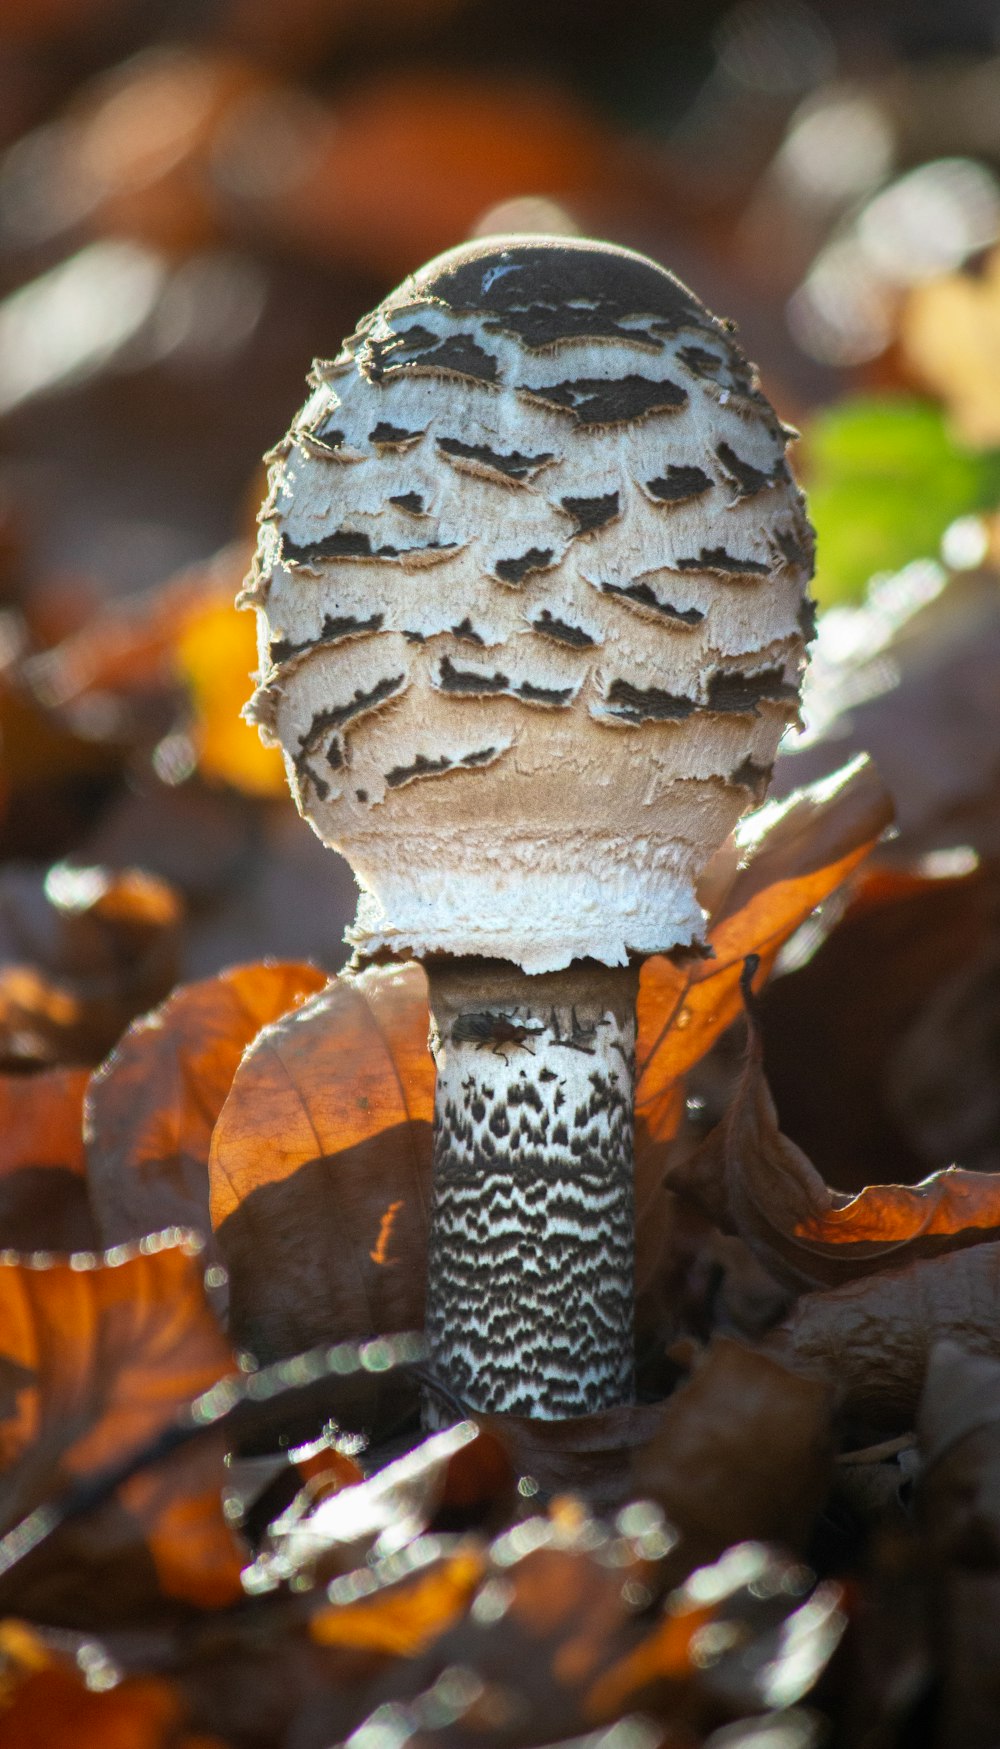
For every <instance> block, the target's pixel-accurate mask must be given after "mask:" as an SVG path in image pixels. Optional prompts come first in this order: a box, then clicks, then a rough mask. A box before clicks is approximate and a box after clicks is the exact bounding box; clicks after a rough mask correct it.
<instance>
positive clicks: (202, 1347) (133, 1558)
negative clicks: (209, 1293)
mask: <svg viewBox="0 0 1000 1749" xmlns="http://www.w3.org/2000/svg"><path fill="white" fill-rule="evenodd" d="M233 1370H234V1367H233V1361H232V1357H231V1354H230V1352H229V1349H228V1347H227V1345H226V1343H225V1341H224V1340H223V1338H222V1336H221V1334H220V1332H219V1329H218V1326H217V1325H216V1323H215V1320H214V1318H213V1317H212V1314H211V1313H210V1311H209V1309H208V1306H207V1303H206V1301H205V1297H204V1291H203V1287H202V1271H201V1265H200V1261H199V1257H198V1253H197V1251H196V1250H192V1247H191V1245H190V1244H189V1243H188V1242H187V1241H186V1240H184V1238H183V1236H181V1237H177V1236H176V1235H173V1234H166V1235H160V1236H159V1238H158V1239H156V1240H149V1241H146V1242H145V1244H144V1245H143V1247H142V1248H141V1249H139V1248H137V1249H136V1250H134V1251H132V1252H130V1253H129V1252H125V1251H124V1250H122V1251H120V1252H118V1253H116V1252H114V1251H112V1252H110V1253H106V1254H105V1255H104V1256H103V1257H101V1256H95V1255H93V1254H86V1253H84V1254H78V1255H77V1256H75V1257H72V1258H62V1259H56V1260H53V1259H50V1258H48V1257H45V1256H44V1255H40V1256H37V1257H34V1258H25V1259H20V1258H17V1257H14V1256H12V1255H11V1254H10V1253H8V1254H7V1255H6V1256H5V1257H3V1258H2V1259H0V1379H2V1381H3V1391H2V1395H0V1523H2V1525H3V1527H4V1528H5V1529H9V1528H10V1527H11V1526H12V1525H14V1524H16V1523H17V1522H19V1521H20V1520H22V1519H23V1518H24V1517H25V1516H26V1515H27V1514H28V1513H29V1512H31V1511H32V1510H33V1509H34V1508H35V1507H37V1506H38V1505H39V1504H40V1503H41V1502H44V1501H46V1500H49V1499H53V1498H56V1499H57V1498H58V1497H59V1496H60V1495H61V1494H63V1493H64V1492H65V1491H66V1490H67V1489H68V1488H69V1487H70V1486H71V1485H72V1484H75V1483H79V1482H81V1481H83V1480H85V1479H87V1478H90V1477H93V1476H94V1475H96V1474H98V1473H99V1472H101V1471H102V1470H104V1469H106V1468H108V1467H110V1466H113V1465H116V1464H118V1463H120V1462H121V1461H122V1460H123V1459H124V1458H126V1457H127V1456H128V1454H129V1453H130V1452H133V1451H138V1450H139V1449H141V1448H143V1447H145V1446H146V1445H147V1444H148V1442H149V1441H150V1440H151V1439H152V1438H153V1437H154V1436H155V1435H156V1434H157V1433H159V1432H161V1431H163V1430H164V1429H165V1428H167V1427H168V1426H169V1425H170V1423H171V1422H172V1420H173V1418H174V1416H175V1415H176V1414H177V1413H178V1412H179V1411H180V1410H181V1409H182V1408H183V1407H184V1406H185V1405H186V1404H188V1403H189V1402H190V1401H191V1400H192V1399H193V1398H194V1397H196V1396H197V1395H198V1394H199V1393H200V1392H202V1391H204V1390H207V1389H208V1388H209V1386H211V1385H213V1384H214V1383H215V1382H216V1381H217V1380H219V1379H220V1378H222V1377H224V1376H225V1375H226V1374H228V1373H231V1372H232V1371H233ZM222 1456H223V1454H222V1450H221V1447H220V1446H219V1445H218V1444H217V1443H214V1442H212V1441H211V1440H206V1441H201V1442H199V1443H198V1444H196V1445H194V1446H191V1447H190V1448H188V1449H185V1450H181V1451H178V1452H175V1453H174V1455H173V1456H172V1457H170V1458H169V1459H167V1460H166V1461H165V1462H164V1463H162V1464H159V1465H156V1466H155V1467H153V1468H146V1469H143V1470H141V1471H139V1472H138V1473H137V1474H136V1475H134V1476H133V1477H132V1478H131V1479H130V1480H129V1481H127V1482H126V1483H124V1484H123V1486H122V1487H121V1489H120V1490H119V1493H118V1496H117V1499H116V1500H115V1501H113V1502H112V1503H111V1504H110V1505H108V1506H106V1507H102V1508H100V1509H99V1510H97V1511H95V1512H93V1513H91V1514H89V1515H88V1516H86V1517H84V1518H82V1519H78V1520H75V1521H72V1522H70V1523H69V1524H68V1525H67V1526H65V1527H64V1529H63V1530H62V1531H61V1532H59V1533H58V1535H57V1536H55V1537H53V1538H52V1539H51V1542H50V1544H49V1545H43V1546H42V1547H41V1548H40V1549H38V1550H37V1551H36V1552H35V1554H32V1555H29V1556H28V1557H27V1559H26V1560H25V1562H24V1563H23V1564H22V1566H16V1567H15V1568H14V1569H13V1571H12V1572H11V1573H9V1574H8V1575H7V1576H6V1577H5V1578H4V1580H3V1582H2V1583H3V1589H4V1592H5V1593H6V1594H7V1601H8V1607H9V1602H10V1599H11V1596H12V1595H13V1596H16V1598H17V1607H18V1608H19V1609H20V1610H22V1611H23V1612H30V1613H33V1614H36V1615H38V1616H40V1617H41V1619H44V1620H56V1621H62V1620H70V1621H75V1620H79V1621H80V1625H81V1626H85V1627H90V1626H92V1625H94V1623H95V1622H96V1621H99V1620H104V1621H106V1620H115V1619H118V1620H119V1621H121V1620H123V1619H131V1617H132V1616H133V1615H134V1614H135V1613H137V1612H141V1611H142V1610H143V1609H146V1610H148V1609H149V1608H150V1607H151V1606H153V1605H154V1604H155V1600H156V1599H161V1600H162V1599H163V1598H171V1599H176V1600H179V1601H182V1602H184V1603H188V1604H196V1605H199V1606H201V1607H214V1606H217V1605H220V1604H225V1603H231V1602H233V1601H234V1599H235V1598H236V1597H238V1596H239V1595H240V1582H239V1571H240V1552H239V1549H238V1547H237V1545H236V1542H235V1540H234V1538H233V1536H232V1534H231V1532H230V1531H229V1529H228V1527H227V1525H226V1523H225V1520H224V1518H223V1516H222V1507H221V1488H222V1480H223V1473H224V1472H223V1467H222ZM9 1553H10V1551H9V1550H8V1554H9ZM81 1618H82V1619H81Z"/></svg>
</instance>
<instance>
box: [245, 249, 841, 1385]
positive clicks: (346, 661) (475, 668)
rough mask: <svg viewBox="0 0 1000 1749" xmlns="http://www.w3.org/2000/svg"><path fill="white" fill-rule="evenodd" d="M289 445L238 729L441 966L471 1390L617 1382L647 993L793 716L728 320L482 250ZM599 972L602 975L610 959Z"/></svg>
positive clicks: (758, 411)
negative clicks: (637, 1040)
mask: <svg viewBox="0 0 1000 1749" xmlns="http://www.w3.org/2000/svg"><path fill="white" fill-rule="evenodd" d="M314 383H315V388H314V392H313V394H312V395H311V397H310V399H309V400H308V401H307V402H306V405H305V407H304V408H303V409H302V411H301V413H300V414H299V415H298V417H297V418H296V420H295V422H294V424H293V426H292V429H291V431H290V433H289V435H288V437H287V438H286V439H285V440H284V441H283V442H282V444H280V445H279V447H278V449H277V450H276V451H275V452H274V456H273V467H272V474H271V490H270V494H269V497H268V499H267V502H266V504H265V506H264V509H263V511H262V515H261V524H262V526H261V538H260V545H259V550H258V557H257V562H256V566H255V570H254V573H253V576H252V577H251V579H250V582H249V585H248V588H247V590H246V591H245V593H244V596H243V598H242V599H243V600H244V601H245V602H247V603H253V605H255V606H256V607H257V609H258V615H259V632H260V663H261V672H260V684H259V687H258V690H257V692H256V694H255V696H254V699H253V701H252V704H251V706H250V707H249V708H250V712H251V714H252V716H253V717H254V719H255V720H256V721H257V722H258V723H259V724H260V725H261V729H262V733H263V734H264V735H265V738H267V739H269V740H272V741H276V742H277V743H278V744H279V745H280V746H281V747H282V748H283V750H284V753H285V758H286V763H287V766H288V772H289V780H290V783H291V786H292V790H293V793H294V795H295V797H296V800H297V802H298V805H299V808H300V810H301V811H302V813H303V814H304V815H305V816H306V818H307V819H308V820H309V821H310V823H311V824H312V826H313V827H314V829H315V830H316V831H317V832H318V834H319V835H320V837H321V838H322V839H323V840H324V842H326V843H328V844H331V845H335V846H336V847H337V848H338V849H340V850H342V851H343V852H344V854H345V855H346V856H347V857H348V858H349V860H350V862H351V864H352V866H353V868H354V870H355V873H356V875H357V877H358V880H359V882H360V885H361V889H362V896H361V901H360V904H359V907H358V915H357V919H356V921H355V924H354V926H353V929H352V930H351V931H350V932H349V938H350V939H351V941H352V942H353V944H354V946H355V949H356V952H357V955H358V957H359V958H360V959H371V958H373V957H376V956H386V955H390V956H398V957H409V956H416V957H418V958H420V959H422V960H424V962H425V963H426V964H427V967H428V971H429V974H430V983H431V999H432V1009H433V1015H434V1022H435V1026H434V1033H433V1036H432V1044H433V1047H434V1049H435V1054H436V1058H437V1064H438V1109H437V1133H436V1186H435V1213H434V1220H433V1228H432V1240H431V1266H430V1281H429V1306H428V1323H429V1331H430V1335H431V1341H432V1347H433V1351H434V1354H435V1357H436V1361H437V1365H438V1368H439V1370H440V1371H441V1373H442V1374H443V1375H444V1376H445V1377H446V1379H447V1381H448V1383H449V1385H450V1386H451V1388H452V1390H457V1391H458V1392H459V1393H460V1394H461V1395H462V1396H463V1397H465V1399H466V1400H467V1401H468V1402H469V1403H470V1404H471V1405H473V1406H475V1407H478V1408H484V1409H506V1410H514V1409H518V1410H523V1411H527V1412H533V1413H536V1414H539V1415H548V1416H553V1415H561V1414H569V1413H574V1412H580V1411H582V1410H585V1409H593V1408H598V1407H601V1406H604V1405H606V1404H608V1403H612V1402H618V1401H621V1400H623V1399H624V1398H626V1397H627V1395H628V1392H629V1389H630V1378H631V1367H632V1252H633V1224H634V1223H633V1215H632V1190H631V1174H632V1163H631V1136H632V1103H633V1101H632V1059H633V1052H634V1037H635V1026H634V991H635V980H636V977H637V969H636V968H637V964H638V960H639V958H640V957H641V956H643V955H646V954H650V953H655V952H666V951H670V950H689V951H695V952H697V951H698V948H699V946H700V941H701V932H702V928H703V921H704V920H703V915H702V912H701V909H700V907H699V905H698V902H697V899H696V897H695V882H696V881H697V879H698V876H699V874H700V873H701V871H702V869H703V868H704V866H705V864H706V862H707V861H708V860H709V858H710V857H711V855H712V853H713V851H714V850H715V849H716V848H717V846H718V845H719V844H721V843H722V841H723V840H724V839H725V837H726V836H727V834H728V833H729V832H730V830H731V829H732V827H733V826H734V825H735V823H736V821H737V820H738V819H739V817H740V815H741V814H742V813H743V812H744V811H745V810H746V808H747V807H748V806H750V805H751V803H752V802H754V801H758V800H760V798H761V797H762V795H763V793H764V791H765V789H766V787H767V783H768V779H769V776H770V771H771V765H772V762H773V759H774V755H775V751H776V748H777V745H778V741H779V739H780V736H781V734H782V731H783V729H784V728H785V726H786V724H787V723H788V721H789V720H790V719H793V718H794V717H795V715H796V712H797V702H798V691H799V681H800V674H801V669H802V665H803V660H804V650H805V640H806V637H807V636H808V633H809V617H808V615H809V604H808V600H807V597H806V586H807V583H808V579H809V576H810V575H811V569H812V534H811V530H810V528H809V524H808V522H807V520H806V517H805V514H804V510H803V503H802V497H801V494H800V492H799V491H798V489H797V487H796V485H795V483H794V481H793V479H792V477H791V475H790V473H789V471H788V468H787V465H786V462H785V446H786V441H787V436H788V433H787V432H786V431H785V430H784V429H783V428H782V427H781V426H780V424H779V422H778V420H777V418H776V416H775V414H774V412H773V409H772V408H771V406H770V405H769V403H768V402H767V401H766V400H765V398H764V397H763V395H762V394H761V393H760V390H759V388H758V386H757V382H756V378H755V375H754V372H753V369H752V367H751V366H749V365H748V364H747V362H746V360H745V358H744V356H743V354H742V353H741V352H740V350H739V348H738V346H737V345H736V343H735V341H734V339H733V336H732V332H731V330H730V329H729V328H728V327H727V326H726V325H725V324H723V323H720V322H719V321H717V320H716V319H715V318H714V317H712V316H710V315H709V314H708V312H707V311H706V310H705V309H704V307H703V306H702V305H701V304H700V303H699V302H698V300H697V299H696V298H695V297H694V296H693V294H692V293H691V292H689V291H688V290H687V289H686V288H685V287H684V286H682V285H681V284H680V283H679V281H677V280H676V279H675V278H674V277H673V276H672V275H671V274H669V273H667V272H665V271H664V269H662V268H660V267H658V266H657V265H656V264H655V263H654V262H652V261H649V260H647V259H646V258H644V257H643V256H640V255H636V254H633V253H632V252H631V251H628V250H624V249H617V248H614V247H612V246H610V245H607V244H601V243H591V242H582V241H580V240H578V239H575V238H573V239H568V238H562V237H557V238H539V237H531V238H524V239H517V238H509V239H496V238H492V239H488V240H484V241H482V242H478V243H475V244H470V245H466V246H464V247H462V248H460V249H456V250H453V251H451V252H450V253H449V254H447V255H444V256H441V257H439V258H438V259H437V260H436V261H433V262H431V263H430V264H429V265H428V266H427V267H425V268H423V269H422V270H421V271H420V273H418V274H416V275H415V276H414V277H413V278H411V279H408V280H406V281H405V282H404V284H403V285H402V286H400V287H399V289H398V290H397V291H395V292H393V293H392V294H391V295H390V296H389V297H388V298H387V299H386V300H385V302H384V303H383V304H382V305H380V307H379V308H378V309H377V310H376V311H375V312H374V313H373V314H372V315H371V316H369V317H368V318H366V320H365V321H364V322H363V323H362V324H361V326H360V327H359V329H358V331H357V332H356V333H355V334H354V335H353V336H352V337H351V338H350V339H349V340H348V341H347V342H346V344H345V346H344V349H343V351H342V352H341V354H340V355H339V357H338V358H337V359H335V360H334V361H333V362H332V363H326V364H318V365H317V366H316V370H315V376H314ZM606 968H621V969H620V970H609V969H606Z"/></svg>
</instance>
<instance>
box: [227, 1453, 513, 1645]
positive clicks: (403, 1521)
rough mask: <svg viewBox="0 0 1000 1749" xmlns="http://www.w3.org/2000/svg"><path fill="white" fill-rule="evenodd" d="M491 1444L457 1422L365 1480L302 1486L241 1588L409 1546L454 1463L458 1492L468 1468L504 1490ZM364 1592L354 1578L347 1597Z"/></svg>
mask: <svg viewBox="0 0 1000 1749" xmlns="http://www.w3.org/2000/svg"><path fill="white" fill-rule="evenodd" d="M493 1443H494V1442H493V1441H492V1439H491V1438H490V1436H489V1434H484V1433H481V1432H480V1431H479V1429H478V1428H477V1427H476V1426H475V1425H474V1423H472V1422H471V1421H460V1422H458V1423H456V1425H455V1426H454V1427H449V1428H448V1429H446V1431H445V1432H443V1433H436V1434H433V1435H432V1436H431V1437H430V1438H429V1439H424V1440H422V1441H421V1442H420V1444H419V1445H417V1446H415V1447H414V1449H413V1450H412V1451H409V1452H407V1453H406V1455H405V1456H404V1457H401V1458H397V1459H396V1461H395V1462H394V1463H389V1464H386V1465H385V1467H384V1468H383V1469H381V1470H378V1471H376V1473H375V1474H374V1475H373V1476H370V1477H369V1478H368V1480H367V1481H361V1482H358V1483H356V1484H355V1485H354V1486H353V1487H347V1488H340V1489H338V1490H337V1492H336V1493H335V1494H330V1495H328V1496H327V1497H326V1498H324V1499H322V1500H320V1501H319V1503H318V1504H316V1503H315V1502H314V1501H313V1500H312V1499H311V1498H310V1496H309V1493H308V1491H306V1492H304V1493H302V1494H300V1495H299V1496H298V1497H297V1499H296V1500H295V1501H294V1502H293V1503H292V1505H291V1506H290V1507H289V1508H288V1510H287V1511H286V1512H284V1513H282V1515H281V1516H280V1518H277V1519H276V1520H275V1522H274V1524H273V1525H272V1526H271V1531H270V1535H269V1536H268V1538H267V1541H266V1544H265V1547H264V1548H263V1550H262V1552H261V1554H260V1555H259V1556H258V1558H257V1560H256V1561H255V1562H254V1565H253V1566H252V1567H251V1568H250V1569H249V1571H248V1574H247V1579H246V1584H247V1589H248V1590H249V1591H251V1592H257V1591H265V1590H267V1589H273V1588H274V1587H275V1586H276V1585H279V1584H284V1583H287V1582H288V1581H290V1580H294V1582H295V1584H296V1586H297V1587H298V1588H301V1587H302V1586H303V1583H304V1582H305V1581H308V1582H309V1583H310V1584H313V1583H317V1582H323V1583H325V1582H326V1581H328V1580H329V1579H331V1578H333V1577H336V1576H337V1575H343V1574H346V1573H351V1572H352V1571H353V1570H354V1569H355V1568H357V1567H360V1566H361V1565H362V1564H363V1563H364V1562H367V1563H368V1564H369V1566H374V1565H375V1564H376V1563H377V1562H378V1561H380V1560H384V1559H385V1558H386V1557H387V1556H391V1555H396V1554H398V1553H399V1552H400V1551H401V1550H402V1549H404V1548H408V1547H410V1546H411V1545H412V1544H413V1542H414V1540H415V1539H416V1538H417V1537H419V1536H420V1535H422V1533H423V1532H424V1531H425V1530H426V1529H427V1527H428V1526H429V1525H430V1524H432V1522H433V1521H434V1519H435V1517H436V1515H437V1513H438V1510H439V1508H440V1507H441V1506H442V1505H444V1504H445V1503H446V1502H447V1501H448V1496H449V1491H451V1492H452V1493H454V1485H453V1484H452V1485H451V1488H450V1480H451V1478H450V1473H451V1471H452V1469H453V1467H454V1466H456V1465H458V1466H459V1467H460V1476H459V1479H458V1486H459V1491H461V1489H462V1488H463V1487H467V1484H468V1478H469V1475H470V1472H474V1471H475V1469H476V1468H480V1467H481V1468H482V1470H483V1479H484V1481H486V1483H487V1485H488V1487H490V1488H497V1489H498V1491H502V1492H506V1486H505V1485H506V1483H507V1481H508V1476H507V1473H506V1472H504V1473H503V1474H502V1475H501V1476H500V1477H499V1479H498V1478H497V1475H496V1459H495V1452H494V1450H493ZM348 1589H350V1588H348ZM365 1594H366V1593H365V1587H364V1585H363V1584H360V1583H359V1585H357V1586H356V1587H355V1588H354V1590H353V1591H352V1592H351V1597H352V1599H353V1598H354V1597H355V1596H357V1597H361V1596H364V1595H365ZM324 1643H328V1644H332V1643H333V1642H332V1640H331V1641H327V1642H324ZM345 1643H346V1642H345Z"/></svg>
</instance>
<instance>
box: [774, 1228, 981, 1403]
mask: <svg viewBox="0 0 1000 1749" xmlns="http://www.w3.org/2000/svg"><path fill="white" fill-rule="evenodd" d="M945 1340H950V1341H953V1342H957V1343H958V1344H959V1345H960V1346H961V1347H962V1348H965V1349H967V1350H969V1352H970V1353H973V1354H982V1355H989V1356H992V1357H993V1358H994V1359H1000V1244H997V1243H993V1244H983V1245H974V1246H972V1247H971V1248H970V1249H969V1250H965V1251H957V1252H954V1253H952V1254H951V1255H950V1256H945V1257H933V1258H926V1259H922V1260H921V1259H918V1260H917V1261H915V1262H912V1263H908V1264H906V1265H905V1266H904V1267H903V1268H899V1269H882V1270H880V1271H879V1272H878V1273H877V1274H875V1275H868V1276H865V1277H863V1278H862V1279H860V1280H858V1281H849V1282H845V1283H843V1284H842V1285H841V1286H840V1287H835V1288H830V1289H828V1290H827V1291H825V1292H820V1293H810V1294H803V1295H802V1297H801V1299H799V1300H798V1301H797V1302H796V1305H795V1307H794V1309H793V1311H792V1313H791V1315H790V1316H789V1317H788V1319H787V1320H786V1321H785V1323H784V1324H782V1325H781V1326H780V1327H779V1328H778V1329H777V1330H775V1331H774V1332H773V1333H772V1334H771V1335H770V1336H768V1337H767V1338H766V1339H765V1341H764V1342H763V1343H762V1344H761V1347H762V1350H763V1351H764V1352H765V1353H769V1354H773V1355H774V1356H776V1357H777V1358H778V1359H780V1360H783V1361H784V1362H785V1364H786V1365H788V1366H794V1367H796V1368H797V1369H800V1370H803V1371H805V1372H808V1373H812V1374H814V1375H815V1376H817V1377H819V1378H826V1379H828V1380H829V1381H830V1383H831V1384H832V1385H833V1386H834V1388H835V1389H836V1391H837V1393H838V1397H839V1398H840V1400H841V1402H842V1404H843V1406H844V1407H845V1409H846V1410H847V1412H848V1413H849V1414H850V1415H851V1416H853V1417H854V1418H855V1419H856V1420H857V1421H859V1422H860V1423H862V1424H863V1425H864V1426H866V1427H870V1428H872V1429H877V1430H879V1431H882V1430H884V1431H885V1432H886V1433H889V1432H892V1433H902V1432H903V1431H905V1429H906V1428H908V1427H912V1426H913V1418H914V1415H915V1413H916V1408H917V1403H918V1401H919V1398H920V1392H921V1390H922V1388H923V1384H924V1378H925V1375H926V1372H927V1362H928V1359H929V1356H930V1352H931V1349H932V1348H933V1346H934V1344H935V1343H936V1342H940V1341H945Z"/></svg>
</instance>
